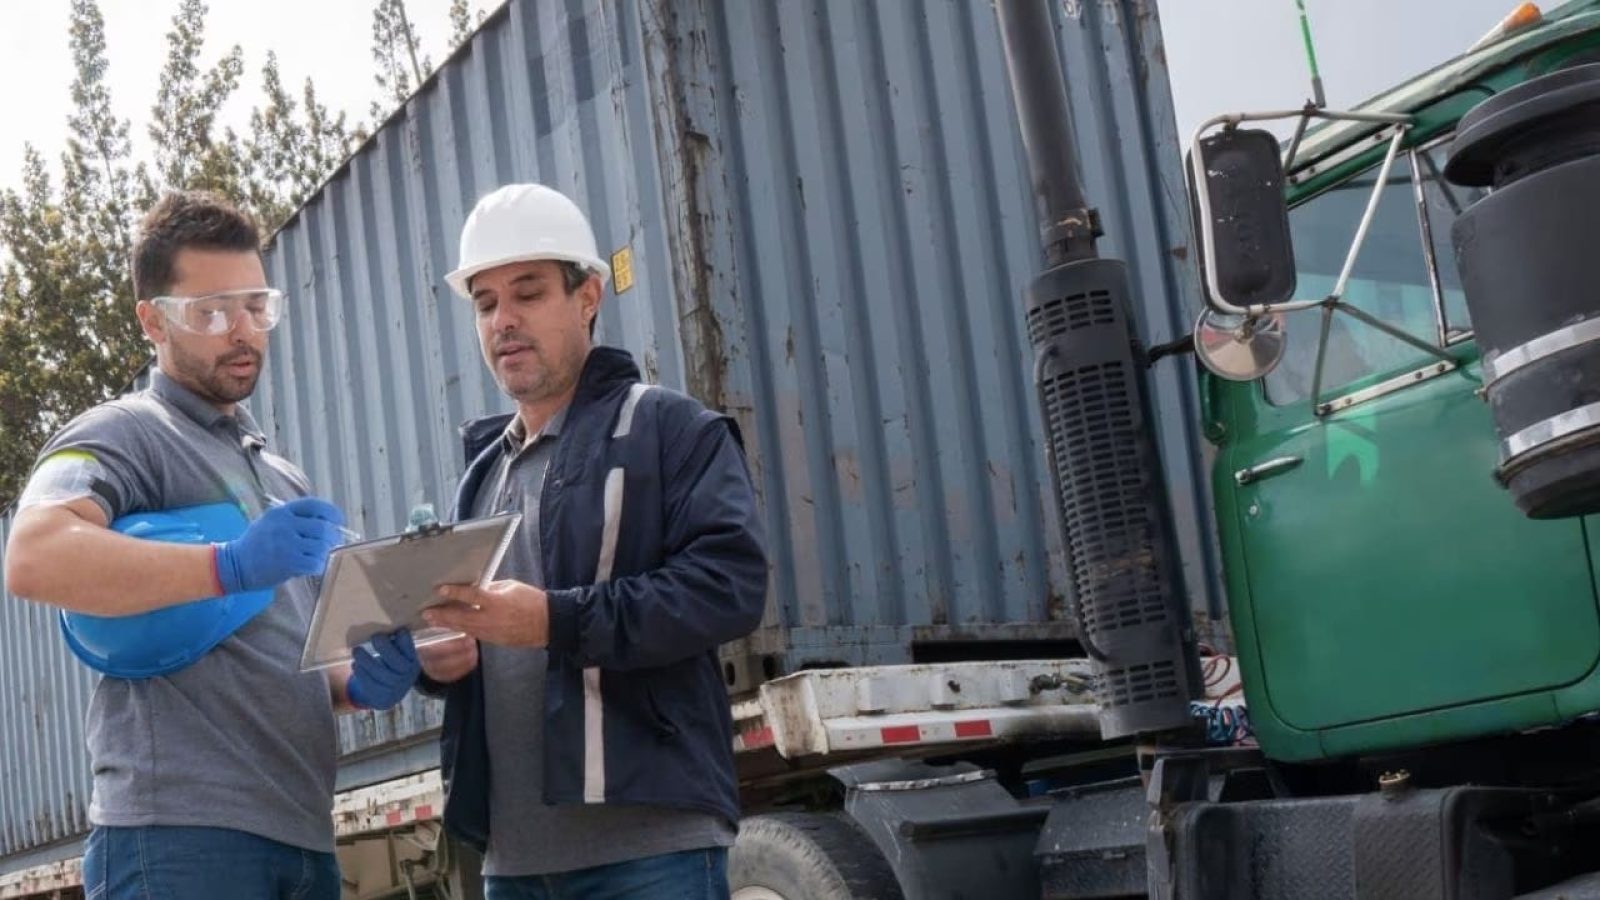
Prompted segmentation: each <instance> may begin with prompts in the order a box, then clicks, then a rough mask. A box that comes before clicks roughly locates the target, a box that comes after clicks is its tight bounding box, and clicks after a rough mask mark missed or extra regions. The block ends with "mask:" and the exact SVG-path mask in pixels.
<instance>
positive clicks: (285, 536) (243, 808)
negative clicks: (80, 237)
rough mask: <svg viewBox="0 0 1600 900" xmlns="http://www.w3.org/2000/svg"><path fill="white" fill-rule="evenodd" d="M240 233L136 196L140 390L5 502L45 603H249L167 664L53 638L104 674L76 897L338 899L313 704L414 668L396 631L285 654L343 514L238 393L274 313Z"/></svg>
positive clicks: (328, 795) (331, 740)
mask: <svg viewBox="0 0 1600 900" xmlns="http://www.w3.org/2000/svg"><path fill="white" fill-rule="evenodd" d="M259 245H260V234H259V232H258V231H257V229H256V226H255V224H254V223H253V222H252V221H251V220H250V219H249V218H248V217H246V216H245V215H243V214H241V213H240V212H239V211H237V210H236V209H234V208H233V207H232V206H230V205H228V204H227V203H226V202H225V201H222V200H221V199H220V198H217V197H214V196H211V195H208V194H202V193H175V194H170V195H168V196H167V197H165V198H163V199H162V200H161V201H160V202H159V203H158V204H157V205H156V206H155V207H154V208H153V209H151V210H150V212H149V213H148V214H147V215H146V217H145V219H144V221H143V222H142V224H141V226H140V231H139V235H138V238H137V240H136V242H135V245H134V248H133V256H134V258H133V275H134V288H135V292H136V295H137V297H138V307H137V312H138V317H139V323H140V325H141V326H142V328H143V329H144V334H145V336H146V337H147V338H148V339H149V340H150V341H151V343H152V344H154V345H155V352H156V365H155V369H154V371H153V372H152V373H151V377H150V386H149V387H148V388H146V389H145V390H143V391H139V392H137V393H134V394H130V395H128V396H125V397H121V398H118V399H116V400H113V401H111V402H108V403H105V404H102V405H100V406H98V407H95V408H94V409H92V410H89V411H88V412H86V413H84V414H83V415H81V416H79V417H77V418H76V419H74V420H73V421H72V422H71V423H69V424H68V425H67V426H66V427H65V428H63V429H62V430H61V431H60V432H59V433H57V434H56V435H55V436H54V437H52V438H51V439H50V441H49V442H48V443H47V444H46V446H45V448H44V450H43V451H42V452H41V453H40V456H39V461H38V463H37V464H36V465H35V467H34V471H33V473H32V475H31V476H30V477H29V481H28V485H27V487H26V488H25V489H24V492H23V494H22V497H21V498H20V500H19V501H18V512H17V516H16V524H15V527H14V529H13V530H12V534H11V537H10V541H9V544H8V546H7V548H6V554H5V564H6V573H5V574H6V585H7V587H8V589H9V590H10V592H11V593H13V594H16V595H17V596H19V597H25V598H28V599H30V600H34V601H38V602H43V603H48V604H51V605H53V606H56V607H60V608H61V609H62V610H64V611H66V612H65V613H63V620H64V621H67V620H68V619H70V618H71V617H72V616H75V615H78V614H85V613H86V614H90V615H92V616H97V617H137V616H148V615H151V614H152V612H153V611H157V610H160V611H167V612H170V611H171V610H172V609H173V608H175V607H177V606H178V605H180V604H188V605H187V606H186V607H185V609H194V608H196V607H197V606H198V605H199V604H194V603H190V601H201V602H202V603H203V602H205V601H204V600H203V599H202V598H213V597H218V596H226V597H229V598H240V597H244V596H247V595H252V594H253V595H254V596H256V597H262V596H265V598H266V601H267V602H265V603H264V604H263V605H262V606H261V607H260V610H259V612H257V613H255V614H254V615H253V616H251V617H250V618H249V619H248V620H247V621H243V622H239V623H236V624H234V626H233V627H234V630H233V631H232V632H231V633H229V634H226V635H225V636H223V637H221V639H220V640H218V637H217V636H216V635H214V634H213V635H200V634H196V635H195V640H196V641H205V642H206V643H203V644H201V645H199V646H196V647H195V648H194V650H195V653H194V654H193V658H192V659H186V660H184V662H183V664H182V665H181V666H179V667H172V666H166V667H159V668H152V667H151V666H153V665H154V662H156V661H148V660H146V661H139V662H136V663H130V662H129V661H130V660H136V661H137V660H139V650H140V648H139V647H137V646H133V647H126V648H121V649H122V651H124V652H120V653H115V654H109V655H107V656H105V657H104V658H97V657H91V656H86V653H85V652H83V651H82V648H80V647H77V646H74V647H73V649H74V652H75V653H77V654H78V655H79V657H80V658H83V659H85V661H88V662H91V665H95V666H96V668H99V669H100V671H102V672H103V673H105V675H106V677H105V678H103V679H101V681H100V682H99V683H98V684H97V685H96V687H95V693H94V698H93V700H92V701H91V703H90V707H89V714H88V723H87V727H86V736H87V742H88V745H89V753H90V759H91V763H92V765H93V769H94V793H93V798H92V801H91V803H90V807H89V818H90V821H91V822H92V823H93V824H94V826H95V827H94V830H93V831H92V832H91V834H90V836H89V840H88V845H87V848H86V850H85V855H84V863H83V866H84V872H83V881H84V889H85V892H86V893H87V894H88V895H89V896H99V895H100V893H101V891H102V890H104V896H105V897H107V898H123V897H146V896H162V897H167V896H171V897H222V896H227V897H233V898H276V897H291V896H292V897H316V898H329V900H332V898H336V897H338V896H339V893H340V879H339V870H338V865H337V862H336V861H335V858H334V855H333V847H334V840H333V828H332V819H331V806H332V796H333V787H334V774H335V768H336V764H337V760H336V750H337V745H338V740H337V735H336V732H335V726H334V711H335V709H336V708H341V709H353V708H387V707H389V706H393V705H394V704H395V703H397V702H399V700H400V699H401V698H402V697H403V696H404V695H405V693H406V691H407V690H408V689H409V688H410V686H411V683H412V681H414V680H415V678H416V675H417V672H418V670H419V665H418V663H417V659H416V653H415V650H414V648H413V647H412V645H411V639H410V636H409V635H408V634H407V633H405V632H397V633H396V634H395V635H391V636H388V637H384V638H379V639H378V640H376V641H375V642H374V647H375V649H374V650H373V651H371V652H358V653H356V654H355V657H356V663H355V671H354V673H353V674H352V673H351V672H350V671H349V670H348V669H346V670H344V671H340V672H335V673H332V674H324V673H322V672H314V673H300V672H299V659H300V651H301V644H302V642H303V640H304V637H305V634H306V630H307V627H308V624H309V621H310V618H311V614H312V610H313V607H314V605H315V601H316V587H315V584H314V581H313V578H312V577H307V576H313V577H314V576H317V575H319V574H321V572H322V570H323V567H324V566H325V564H326V560H327V556H328V553H329V552H330V551H331V550H332V549H333V547H334V546H335V545H337V544H338V543H340V529H341V526H342V524H343V516H342V515H341V514H340V512H339V510H338V509H337V508H336V507H335V506H333V505H332V504H331V503H329V502H327V501H326V500H322V499H318V498H316V497H313V496H311V490H310V486H309V484H308V483H307V481H306V478H305V475H304V474H303V473H302V472H301V471H300V469H299V468H297V467H296V466H294V465H293V464H292V463H290V462H288V461H287V460H285V459H283V458H282V457H280V456H278V455H276V454H274V453H272V452H270V451H268V450H267V449H266V438H265V436H264V435H263V434H262V432H261V430H260V429H259V428H258V427H257V426H256V423H255V420H254V419H253V418H251V415H250V413H249V411H248V410H247V409H245V408H244V407H242V406H240V405H239V402H240V401H242V400H244V399H245V398H247V397H249V396H250V394H251V392H252V391H253V390H254V389H255V385H256V380H257V379H258V378H259V377H260V375H261V366H262V360H263V357H264V356H265V354H266V350H267V338H268V334H269V333H270V332H271V330H272V329H273V328H274V327H275V326H276V325H277V324H278V323H279V322H280V321H281V320H282V317H283V315H284V312H285V299H284V296H283V294H282V293H281V292H280V291H278V290H276V289H273V288H271V287H268V286H267V282H266V274H265V271H264V269H263V267H262V263H261V255H260V252H259V249H258V248H259ZM218 509H220V510H221V511H222V513H221V514H220V515H222V519H221V521H225V522H226V521H230V520H228V519H227V514H230V513H231V515H232V516H233V517H234V518H236V519H237V525H236V528H235V529H234V531H235V533H232V534H229V535H221V536H219V535H217V534H207V533H205V528H206V527H210V528H212V529H213V530H216V529H217V528H220V527H222V526H217V525H207V526H201V525H198V524H195V525H194V526H193V528H192V529H191V531H189V532H185V531H183V528H182V526H183V524H184V523H185V522H189V523H191V524H192V523H198V522H202V521H205V522H212V521H214V520H213V519H211V518H206V519H201V518H199V515H200V514H199V513H198V512H196V511H198V510H204V511H207V512H206V514H207V516H212V515H213V514H215V513H216V511H217V510H218ZM152 515H154V516H165V517H166V519H163V520H162V521H167V522H169V523H171V522H176V523H178V524H177V526H176V527H177V533H178V536H177V537H171V536H169V537H167V538H165V539H141V538H140V537H135V536H133V535H135V534H136V533H139V534H143V535H144V536H145V537H146V538H148V537H149V532H148V530H147V531H145V532H136V531H135V530H134V529H132V528H126V527H124V523H127V522H129V521H135V520H138V521H142V522H144V523H146V524H148V521H149V517H150V516H152ZM186 516H187V517H188V518H185V517H186ZM141 517H142V518H141ZM262 592H270V593H269V594H266V595H263V593H262ZM163 621H164V622H167V623H171V622H172V621H174V619H172V618H170V617H169V618H168V619H165V620H163ZM168 627H172V626H170V624H169V625H168ZM69 637H70V632H69ZM70 643H71V642H70V640H69V644H70Z"/></svg>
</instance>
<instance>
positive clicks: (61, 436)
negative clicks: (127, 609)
mask: <svg viewBox="0 0 1600 900" xmlns="http://www.w3.org/2000/svg"><path fill="white" fill-rule="evenodd" d="M62 451H73V452H69V453H66V454H64V455H63V454H62ZM39 458H40V460H41V462H42V463H43V462H49V463H50V469H51V471H52V473H53V474H52V475H51V476H50V477H51V478H53V479H54V480H55V481H56V482H65V481H71V479H63V478H62V477H61V475H62V472H61V467H63V466H66V467H69V468H70V467H72V466H81V467H82V470H81V474H82V475H83V478H81V479H80V480H79V481H78V483H79V484H82V485H84V486H85V493H84V494H82V495H80V496H89V497H91V498H92V499H93V500H94V501H95V502H96V503H97V504H99V506H100V508H101V510H103V511H104V512H105V514H106V517H107V518H108V520H115V519H117V518H118V517H120V516H123V515H125V514H128V513H134V512H150V511H158V510H163V509H175V508H178V507H184V506H193V505H198V504H204V503H215V502H220V501H233V502H237V503H240V504H242V505H243V506H244V507H245V509H246V510H247V511H248V513H249V515H250V516H251V517H255V516H257V515H259V514H260V512H261V510H262V509H263V508H264V506H265V504H266V503H267V498H268V497H275V498H278V499H284V500H287V499H291V498H294V497H299V496H303V495H305V494H307V493H308V492H309V489H308V486H307V484H306V478H305V475H304V474H302V473H301V472H300V470H299V469H298V468H296V467H295V466H294V465H293V464H291V463H289V462H288V461H287V460H285V459H283V458H282V457H280V456H277V455H275V454H273V453H270V452H268V451H267V450H266V441H265V439H264V438H263V437H262V435H261V432H260V429H258V428H257V427H256V424H255V421H254V420H253V419H252V418H251V417H250V413H249V411H248V410H245V409H243V408H242V407H241V408H240V409H239V411H238V414H237V415H236V416H226V415H223V414H222V413H220V412H218V411H217V409H216V408H215V407H213V406H211V405H210V404H208V403H206V402H205V401H204V400H202V399H200V398H199V397H198V396H196V395H195V394H193V393H191V392H190V391H188V390H187V389H185V388H184V387H182V386H181V385H179V384H178V383H177V382H175V381H173V380H172V379H170V378H168V377H167V376H166V375H164V374H162V373H161V372H159V371H157V372H156V373H155V375H154V376H153V378H152V382H151V386H150V387H149V388H148V389H146V390H144V391H141V392H139V393H137V394H134V395H131V396H129V397H124V398H120V399H117V400H113V401H111V402H109V403H105V404H103V405H101V406H98V407H95V408H94V409H92V410H90V411H88V412H86V413H84V414H83V415H81V416H79V417H78V418H76V419H74V420H73V421H72V422H71V423H70V424H68V425H67V427H66V428H64V429H62V430H61V432H60V433H58V434H57V435H56V436H55V437H53V438H51V439H50V441H49V443H47V444H46V445H45V449H44V450H43V451H42V452H41V453H40V456H39ZM43 470H44V466H42V465H41V466H40V467H36V469H35V474H34V478H33V481H32V482H30V488H29V490H26V491H24V503H27V502H29V497H30V496H32V497H36V498H42V497H48V496H50V495H51V492H50V491H49V490H45V489H44V486H43V485H39V484H34V483H33V482H40V481H43V480H44V479H45V476H42V475H41V474H40V472H41V471H43ZM116 589H117V586H116V585H113V584H108V585H106V590H107V591H114V590H116ZM315 603H316V593H315V588H314V586H313V584H312V582H311V580H310V579H306V578H296V579H292V580H290V581H288V582H285V583H284V584H282V585H280V586H279V587H278V589H277V595H276V597H275V598H274V600H273V602H272V603H271V604H270V605H268V607H267V608H266V609H265V610H263V611H262V612H261V613H260V614H259V615H257V616H256V617H255V618H254V619H252V620H251V621H250V622H248V623H246V624H245V625H244V626H243V627H241V628H240V629H239V630H238V631H236V632H234V633H233V635H232V636H231V637H229V638H228V639H226V640H224V641H223V642H222V643H221V644H219V645H217V647H216V648H215V649H213V650H212V651H211V652H209V653H207V654H206V655H205V656H203V657H201V658H200V659H199V660H198V661H197V662H195V663H194V664H193V665H191V666H189V667H187V668H184V669H181V670H179V671H177V672H174V673H172V674H170V675H165V676H160V677H156V678H147V679H142V680H138V681H128V680H124V679H120V678H103V679H101V680H100V681H99V683H98V684H96V686H95V690H94V696H93V698H92V699H91V700H90V703H89V716H88V722H87V727H86V732H87V736H88V745H89V757H90V762H91V764H92V765H93V768H94V794H93V797H92V799H91V801H90V804H89V819H90V821H91V822H93V823H95V824H96V825H113V826H144V825H190V826H208V827H214V828H231V829H236V830H239V831H246V832H249V833H251V834H256V835H260V836H262V837H265V838H268V839H270V840H274V841H280V842H282V843H285V844H290V845H293V846H296V847H303V848H306V849H310V850H316V851H325V852H331V851H332V850H333V822H332V802H333V784H334V770H335V767H336V765H337V755H338V753H337V749H338V745H337V736H336V732H335V730H334V719H333V707H332V703H331V701H330V699H329V695H328V684H327V680H326V678H325V676H324V675H323V673H321V672H312V673H309V674H301V673H300V672H299V671H298V670H299V662H300V649H301V644H302V643H303V641H304V639H305V634H306V629H307V627H308V626H309V623H310V619H311V612H312V608H313V606H314V605H315Z"/></svg>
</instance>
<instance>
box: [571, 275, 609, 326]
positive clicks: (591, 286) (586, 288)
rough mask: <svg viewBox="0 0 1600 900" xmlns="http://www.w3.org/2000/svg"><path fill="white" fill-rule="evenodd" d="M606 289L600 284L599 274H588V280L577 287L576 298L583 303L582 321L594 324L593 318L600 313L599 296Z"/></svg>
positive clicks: (586, 323)
mask: <svg viewBox="0 0 1600 900" xmlns="http://www.w3.org/2000/svg"><path fill="white" fill-rule="evenodd" d="M605 292H606V289H605V288H604V287H602V286H601V284H600V276H599V275H590V276H589V280H588V281H585V282H584V283H583V287H580V288H578V299H579V300H580V301H582V303H583V323H584V324H585V325H588V326H590V328H591V329H592V328H593V326H594V320H595V318H596V317H598V316H599V315H600V297H601V295H603V294H604V293H605Z"/></svg>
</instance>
